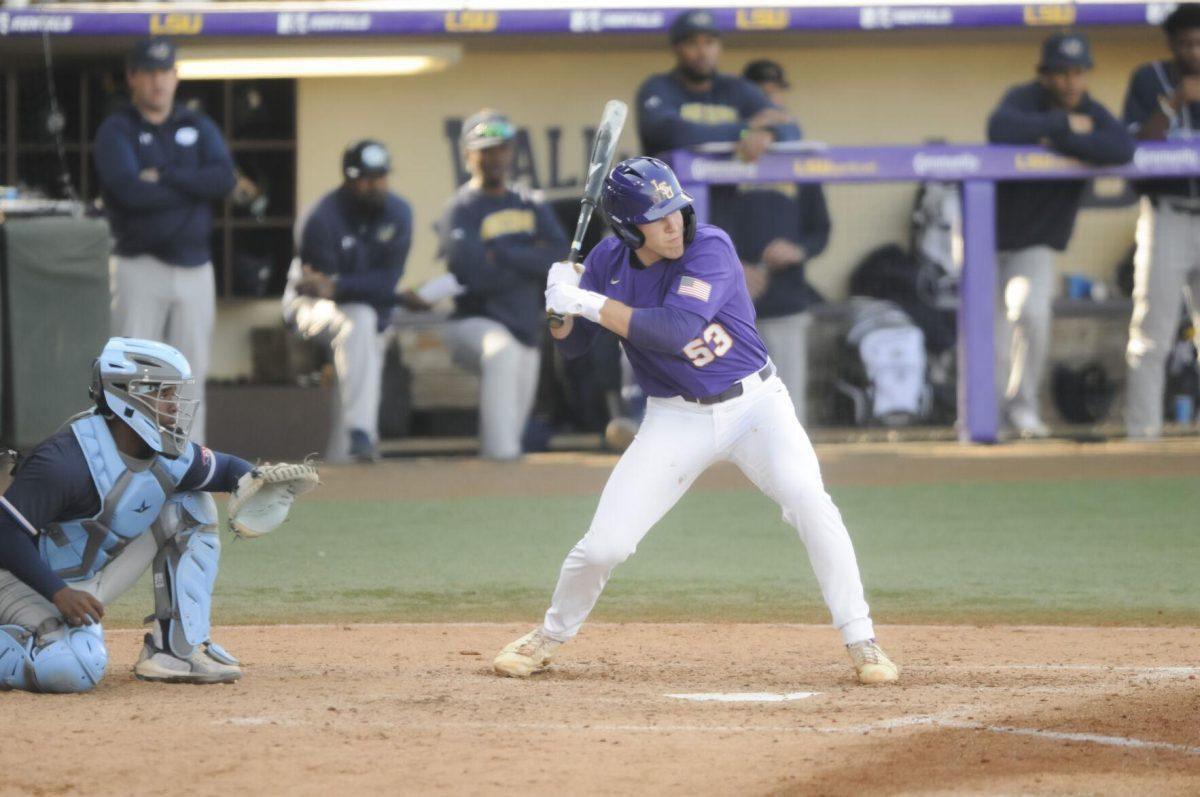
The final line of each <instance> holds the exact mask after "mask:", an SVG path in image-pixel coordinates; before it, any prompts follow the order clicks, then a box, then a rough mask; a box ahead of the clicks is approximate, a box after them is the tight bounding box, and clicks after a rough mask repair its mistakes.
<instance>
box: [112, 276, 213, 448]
mask: <svg viewBox="0 0 1200 797" xmlns="http://www.w3.org/2000/svg"><path fill="white" fill-rule="evenodd" d="M109 284H110V287H111V290H112V331H113V334H114V335H119V336H121V337H125V338H144V339H146V340H157V341H161V342H163V343H166V344H168V345H170V346H174V347H175V348H176V349H179V351H180V353H181V354H183V356H184V357H186V358H187V361H188V363H190V364H191V366H192V374H193V376H194V377H195V379H196V392H195V396H196V398H198V399H200V403H199V405H197V407H196V417H195V420H194V421H193V423H192V440H193V441H194V442H197V443H203V442H204V438H205V419H206V415H207V413H206V408H205V406H204V382H205V380H206V379H207V378H208V363H209V352H210V350H211V347H212V332H213V323H214V320H215V318H216V314H217V300H216V283H215V281H214V278H213V267H212V263H205V264H204V265H202V266H196V267H190V266H172V265H170V264H169V263H164V262H163V261H161V260H159V259H158V258H155V257H151V256H150V255H137V256H136V257H123V256H121V255H114V256H113V257H112V259H111V260H110V261H109Z"/></svg>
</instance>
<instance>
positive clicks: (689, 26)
mask: <svg viewBox="0 0 1200 797" xmlns="http://www.w3.org/2000/svg"><path fill="white" fill-rule="evenodd" d="M702 33H707V34H708V35H710V36H720V35H721V29H720V28H718V27H717V18H716V17H714V16H713V13H712V12H711V11H707V10H705V9H696V10H694V11H684V12H683V13H682V14H680V15H679V16H677V17H675V20H674V21H673V22H672V23H671V27H670V28H669V29H668V31H667V35H668V36H669V37H670V39H671V44H679V42H681V41H683V40H684V39H690V38H691V37H693V36H699V35H700V34H702Z"/></svg>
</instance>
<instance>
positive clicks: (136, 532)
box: [38, 415, 194, 582]
mask: <svg viewBox="0 0 1200 797" xmlns="http://www.w3.org/2000/svg"><path fill="white" fill-rule="evenodd" d="M71 431H72V432H74V434H75V439H76V440H78V441H79V446H80V448H82V449H83V456H84V459H86V461H87V466H88V470H89V471H90V472H91V474H92V481H93V483H94V484H95V485H96V492H97V493H98V494H99V495H100V512H99V513H98V514H97V515H95V516H94V517H90V518H79V519H76V520H67V521H63V522H60V523H52V524H50V525H49V526H47V527H46V528H45V529H43V531H44V533H43V534H42V535H41V536H40V537H39V539H38V546H39V549H40V551H41V554H42V558H43V559H44V560H45V561H46V563H47V564H49V565H50V567H51V569H53V570H54V572H56V573H57V574H58V575H59V577H60V578H62V579H63V580H64V581H67V582H73V581H82V580H85V579H88V578H91V577H92V576H93V575H95V574H96V573H97V572H99V571H100V570H102V569H103V568H104V566H105V565H106V564H107V563H108V562H110V561H112V559H113V558H114V557H116V556H117V554H119V553H120V552H121V551H123V550H124V549H125V547H126V546H127V545H129V543H131V542H133V540H135V539H137V538H138V537H139V536H141V535H142V534H145V533H147V532H148V531H149V529H150V525H151V524H152V523H153V522H154V520H155V519H156V518H157V517H158V515H159V513H160V512H161V511H162V508H163V505H164V503H165V502H166V500H167V499H168V498H169V497H170V496H171V495H172V494H174V492H175V489H176V488H177V487H178V486H179V482H180V481H181V480H182V479H183V477H184V475H185V474H186V473H187V471H188V468H189V467H191V465H192V458H193V454H192V452H193V450H194V449H193V448H192V447H191V446H188V447H187V449H186V450H185V451H184V453H183V456H181V457H179V458H178V459H167V458H166V457H162V456H156V457H155V458H154V460H153V462H152V463H151V464H150V467H149V468H147V469H146V470H144V471H132V470H130V469H129V468H127V467H126V466H125V462H124V460H122V459H121V454H120V452H119V451H118V450H117V444H116V442H114V441H113V438H112V433H111V432H109V430H108V425H107V424H106V423H105V422H104V418H102V417H100V416H99V415H89V416H87V417H84V418H80V419H79V420H77V421H74V422H73V423H72V424H71Z"/></svg>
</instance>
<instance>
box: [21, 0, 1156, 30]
mask: <svg viewBox="0 0 1200 797" xmlns="http://www.w3.org/2000/svg"><path fill="white" fill-rule="evenodd" d="M396 5H397V4H395V3H385V2H351V1H347V2H339V1H338V0H329V1H328V2H313V3H293V2H288V3H266V2H263V3H255V2H246V3H243V2H236V3H235V2H229V3H226V2H204V3H187V2H179V3H55V4H54V5H47V6H30V7H27V8H21V9H16V8H12V7H11V6H9V7H0V37H5V36H40V35H42V34H43V33H50V34H53V35H63V36H146V35H168V36H181V37H190V36H254V37H276V36H278V37H336V36H436V35H445V36H453V37H470V36H481V35H498V34H499V35H504V34H517V35H519V34H540V35H554V34H562V35H575V36H579V35H596V34H618V33H620V34H629V33H647V34H665V33H666V31H667V28H668V26H669V25H670V24H671V21H672V20H673V19H674V18H675V16H676V15H677V14H678V13H679V12H680V10H682V9H686V8H696V7H705V8H708V9H710V10H711V11H712V14H713V17H714V20H715V22H716V26H717V27H718V28H719V29H720V30H722V31H725V32H730V33H733V32H778V31H863V30H868V31H887V30H913V29H948V28H1021V27H1062V26H1066V25H1081V26H1090V25H1116V26H1141V25H1157V24H1159V23H1160V22H1161V21H1162V19H1163V18H1164V17H1165V15H1166V14H1168V13H1170V11H1171V9H1172V8H1173V7H1174V4H1173V3H1128V2H1092V1H1090V0H1084V1H1083V2H1074V3H1052V2H1031V3H995V2H975V1H973V0H964V1H963V2H957V3H919V2H877V3H865V4H864V3H851V2H840V1H839V0H825V1H824V2H815V3H778V2H777V3H766V4H764V5H763V6H761V7H753V6H750V7H744V6H743V7H734V6H729V5H720V4H719V3H712V2H703V0H701V1H700V2H696V0H692V2H674V1H673V0H664V1H663V2H660V3H657V4H653V5H647V6H646V7H643V8H631V7H626V6H624V5H620V6H614V7H605V6H604V5H603V4H595V3H589V2H579V3H573V4H570V7H561V8H553V7H550V8H547V7H546V6H547V5H553V3H546V2H534V0H524V1H523V0H509V2H462V0H459V2H437V0H431V2H424V3H420V4H419V7H417V8H413V7H412V6H410V7H409V8H408V9H405V10H397V9H396ZM413 5H417V4H413Z"/></svg>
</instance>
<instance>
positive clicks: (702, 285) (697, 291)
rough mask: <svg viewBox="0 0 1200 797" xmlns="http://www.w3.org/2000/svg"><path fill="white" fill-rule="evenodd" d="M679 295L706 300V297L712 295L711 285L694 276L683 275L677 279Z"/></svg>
mask: <svg viewBox="0 0 1200 797" xmlns="http://www.w3.org/2000/svg"><path fill="white" fill-rule="evenodd" d="M679 295H680V296H691V297H692V298H693V299H699V300H700V301H702V302H707V301H708V297H709V296H711V295H712V285H710V284H708V283H707V282H705V281H704V280H698V279H696V278H695V277H684V278H683V279H681V280H680V281H679Z"/></svg>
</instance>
